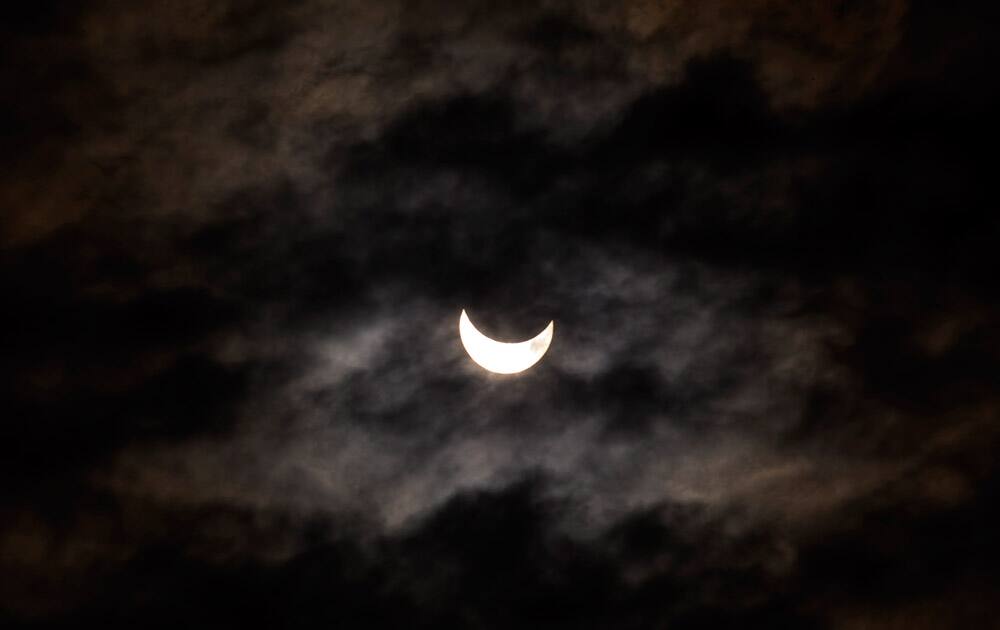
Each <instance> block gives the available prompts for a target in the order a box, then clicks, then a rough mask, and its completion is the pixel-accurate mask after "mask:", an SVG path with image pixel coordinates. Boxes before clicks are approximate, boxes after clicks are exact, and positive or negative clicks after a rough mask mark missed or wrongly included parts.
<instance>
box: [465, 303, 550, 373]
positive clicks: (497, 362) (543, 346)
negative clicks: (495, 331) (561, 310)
mask: <svg viewBox="0 0 1000 630" xmlns="http://www.w3.org/2000/svg"><path fill="white" fill-rule="evenodd" d="M554 330H555V322H554V321H553V322H549V325H548V326H546V327H545V330H543V331H542V332H540V333H538V335H536V336H535V338H534V339H529V340H527V341H521V342H518V343H503V342H502V341H494V340H492V339H490V338H489V337H487V336H486V335H484V334H483V333H481V332H479V331H478V330H476V327H475V326H473V325H472V322H471V321H469V316H468V315H466V314H465V311H464V310H463V311H462V316H461V317H460V318H459V320H458V334H459V335H460V336H461V337H462V345H463V346H465V351H466V352H468V353H469V356H470V357H472V360H473V361H475V362H476V363H478V364H479V365H480V366H481V367H483V368H485V369H487V370H489V371H490V372H496V373H497V374H516V373H517V372H523V371H525V370H527V369H528V368H530V367H531V366H532V365H534V364H536V363H538V360H539V359H541V358H542V356H543V355H544V354H545V352H546V351H547V350H548V349H549V344H551V343H552V333H553V331H554Z"/></svg>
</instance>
